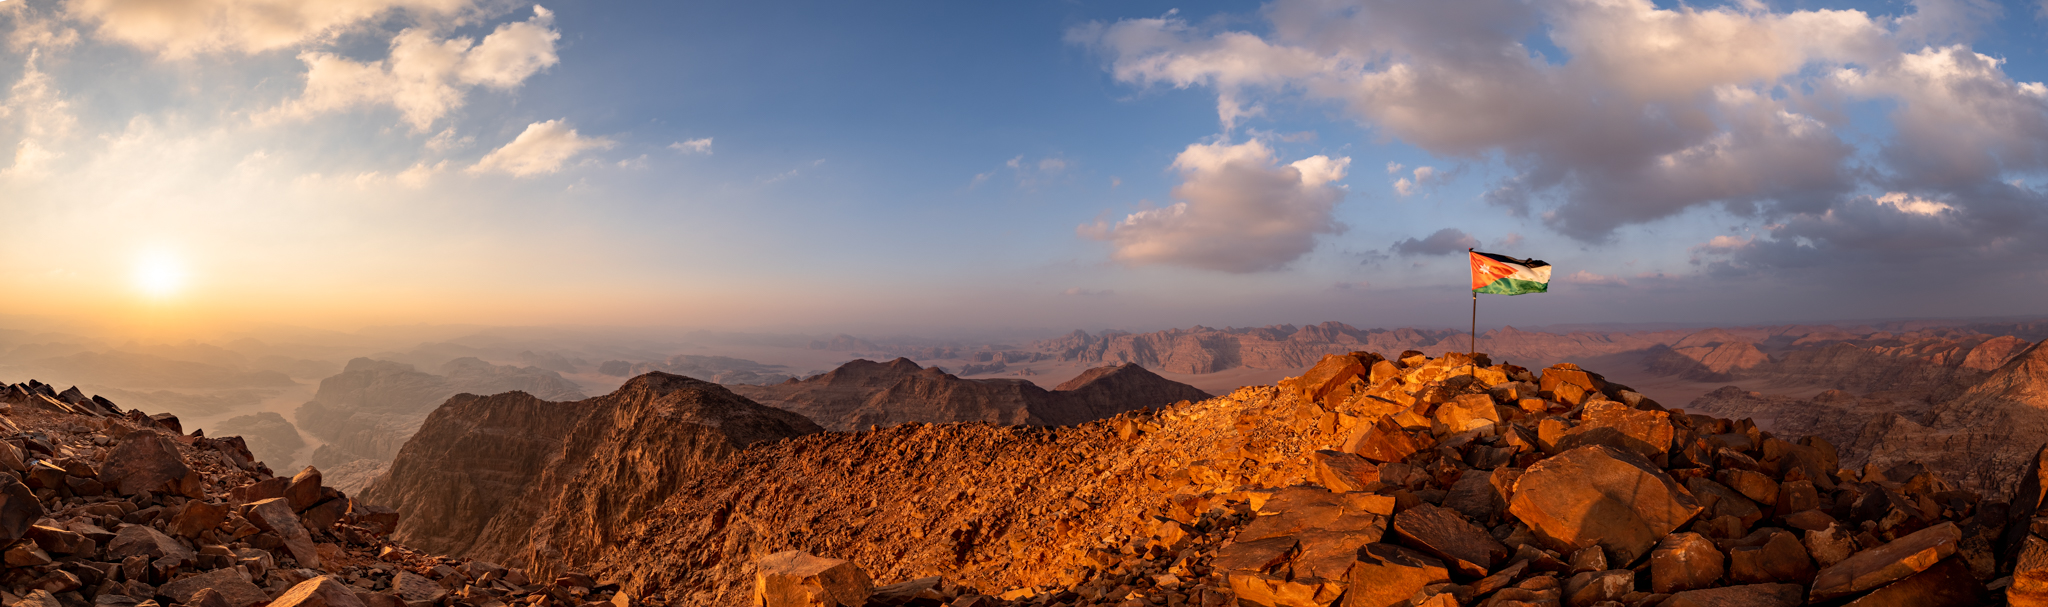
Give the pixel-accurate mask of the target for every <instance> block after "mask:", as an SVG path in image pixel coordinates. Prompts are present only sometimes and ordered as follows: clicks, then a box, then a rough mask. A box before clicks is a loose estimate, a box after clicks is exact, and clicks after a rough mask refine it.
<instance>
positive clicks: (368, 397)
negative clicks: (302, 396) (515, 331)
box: [293, 358, 583, 484]
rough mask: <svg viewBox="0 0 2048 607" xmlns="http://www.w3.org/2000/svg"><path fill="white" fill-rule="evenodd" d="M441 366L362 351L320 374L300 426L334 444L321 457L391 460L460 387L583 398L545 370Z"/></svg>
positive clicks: (465, 361) (325, 463) (460, 363)
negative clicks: (430, 369) (428, 368)
mask: <svg viewBox="0 0 2048 607" xmlns="http://www.w3.org/2000/svg"><path fill="white" fill-rule="evenodd" d="M440 371H441V374H440V375H435V374H432V373H426V372H423V371H420V370H418V369H415V368H413V366H412V365H407V364H404V363H394V362H387V361H380V360H372V359H368V358H358V359H355V360H351V361H349V363H348V366H347V367H346V368H344V369H342V372H341V373H340V374H338V375H335V376H333V377H329V378H327V379H323V380H320V391H319V392H317V393H315V394H314V395H313V400H311V401H308V402H307V403H306V404H304V405H300V406H299V408H298V410H296V411H294V412H293V417H294V418H295V421H296V422H297V423H298V427H299V428H300V429H302V430H305V432H306V433H307V434H311V435H313V436H315V437H318V438H320V439H322V440H325V441H327V443H328V444H327V445H325V446H323V447H322V448H321V449H320V450H319V451H317V452H316V453H315V455H314V462H313V464H314V465H316V466H322V467H325V468H330V469H332V468H338V467H340V466H341V465H343V464H347V463H349V462H352V461H356V460H365V459H366V460H373V461H377V462H384V461H390V460H391V458H392V457H393V456H396V455H397V454H398V450H399V448H400V447H402V446H404V445H405V442H406V439H407V438H408V437H411V436H412V434H413V432H415V431H417V430H418V429H419V427H420V423H421V422H423V421H425V419H426V417H427V414H428V413H430V412H432V411H434V408H435V407H436V406H439V405H440V404H441V403H442V402H443V401H446V400H448V398H449V397H451V396H454V395H456V394H460V393H472V394H497V393H501V392H511V391H522V392H526V393H528V394H532V395H535V396H537V397H539V398H543V399H552V400H575V399H580V398H583V394H582V393H581V392H580V391H579V390H578V388H577V387H576V384H574V383H572V382H570V381H569V380H567V379H563V378H562V376H561V375H560V374H558V373H555V372H554V371H548V370H545V369H538V368H534V367H508V366H502V365H493V364H490V363H487V362H484V361H481V360H478V359H475V358H459V359H456V360H453V361H449V362H448V363H447V364H446V365H443V366H442V367H441V369H440ZM345 480H346V479H337V484H339V483H340V482H342V481H345Z"/></svg>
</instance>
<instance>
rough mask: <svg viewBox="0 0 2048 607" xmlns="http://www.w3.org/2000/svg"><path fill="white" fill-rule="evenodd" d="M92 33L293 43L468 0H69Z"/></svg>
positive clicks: (180, 52)
mask: <svg viewBox="0 0 2048 607" xmlns="http://www.w3.org/2000/svg"><path fill="white" fill-rule="evenodd" d="M66 6H67V7H68V10H69V12H70V14H71V16H72V17H74V18H77V19H79V20H81V21H84V22H86V23H89V24H91V25H92V26H93V27H94V29H93V34H94V35H95V36H98V37H99V38H102V39H105V40H111V41H115V42H120V43H123V44H127V45H130V46H134V47H136V48H140V49H143V50H146V51H150V52H154V53H157V54H159V55H160V56H163V57H166V58H182V57H189V56H193V55H200V54H213V53H241V54H255V53H260V52H264V51H271V50H277V49H284V48H291V47H295V46H299V45H302V44H306V43H308V42H313V41H316V40H322V39H326V38H331V37H332V36H334V35H336V34H339V33H342V32H345V31H348V30H350V29H353V28H355V27H359V26H361V25H363V24H366V23H369V22H372V21H373V20H375V19H377V18H379V17H382V16H385V15H388V14H390V13H392V12H395V11H404V12H406V13H409V14H411V15H414V16H416V17H425V18H449V17H453V16H455V15H458V14H460V13H463V12H464V11H467V10H470V9H471V8H473V3H472V0H320V1H317V2H306V1H302V0H179V1H176V2H165V1H163V0H72V1H71V2H70V3H69V4H67V5H66Z"/></svg>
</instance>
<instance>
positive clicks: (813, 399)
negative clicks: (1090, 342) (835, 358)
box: [729, 358, 1209, 430]
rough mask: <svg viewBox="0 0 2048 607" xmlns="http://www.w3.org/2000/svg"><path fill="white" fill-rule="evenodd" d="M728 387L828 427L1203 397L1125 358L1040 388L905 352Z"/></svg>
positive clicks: (1084, 413)
mask: <svg viewBox="0 0 2048 607" xmlns="http://www.w3.org/2000/svg"><path fill="white" fill-rule="evenodd" d="M729 387H730V388H732V389H733V391H735V392H738V393H739V394H741V395H744V396H746V397H748V398H751V399H754V400H755V401H756V402H759V403H761V404H765V405H768V406H771V407H776V408H779V409H784V410H788V411H794V412H796V413H799V414H802V415H803V416H804V417H807V418H810V419H812V420H814V421H816V422H818V424H819V425H821V426H824V427H826V428H827V429H831V430H854V429H860V428H867V427H869V426H894V425H897V424H902V423H907V422H970V421H978V422H989V423H994V424H1002V425H1033V426H1056V425H1065V424H1074V423H1080V422H1084V421H1088V420H1094V419H1101V418H1103V417H1108V416H1110V415H1115V414H1117V413H1122V412H1124V411H1129V410H1132V409H1137V408H1139V407H1153V406H1160V405H1166V404H1170V403H1174V402H1178V401H1183V400H1201V399H1205V398H1208V397H1209V395H1208V394H1207V393H1204V392H1202V391H1201V390H1197V389H1195V388H1194V387H1193V386H1189V385H1187V384H1182V383H1179V382H1175V381H1172V380H1169V379H1166V378H1163V377H1160V376H1159V375H1157V374H1155V373H1152V372H1151V371H1147V370H1145V368H1144V367H1140V366H1138V365H1135V364H1128V363H1126V364H1122V365H1112V366H1108V367H1098V368H1095V369H1090V370H1088V371H1086V372H1084V373H1082V374H1081V375H1080V376H1079V377H1076V378H1074V379H1072V380H1069V381H1067V382H1066V383H1063V384H1060V385H1059V387H1058V388H1055V389H1054V390H1051V391H1047V390H1045V389H1043V388H1039V387H1038V386H1037V385H1035V384H1032V383H1031V382H1028V381H1024V380H1019V379H961V378H960V377H958V376H955V375H952V374H950V373H946V372H945V370H943V369H939V368H937V367H933V368H924V367H920V366H918V365H917V363H914V362H911V361H910V359H907V358H898V359H896V360H892V361H889V362H886V363H878V362H873V361H868V360H855V361H852V362H849V363H846V364H844V365H841V366H840V367H839V368H838V369H834V370H832V371H831V372H830V373H825V374H823V375H819V376H816V377H812V378H810V379H805V380H801V381H796V380H792V381H788V382H784V383H781V384H776V385H772V386H744V385H742V386H729Z"/></svg>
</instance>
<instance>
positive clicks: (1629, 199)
mask: <svg viewBox="0 0 2048 607" xmlns="http://www.w3.org/2000/svg"><path fill="white" fill-rule="evenodd" d="M1262 14H1263V15H1264V16H1265V17H1266V19H1267V20H1268V21H1269V22H1270V25H1271V27H1270V31H1269V32H1266V33H1251V32H1244V31H1229V30H1220V29H1218V28H1217V27H1215V26H1210V25H1202V26H1198V25H1193V24H1190V23H1189V22H1187V21H1186V20H1183V19H1180V18H1179V17H1177V16H1176V15H1174V14H1168V15H1166V16H1163V17H1159V18H1150V19H1127V20H1123V21H1118V22H1115V23H1107V24H1104V23H1093V24H1088V25H1085V26H1082V27H1078V28H1075V29H1073V30H1071V31H1070V32H1069V35H1068V38H1069V40H1072V41H1075V42H1078V43H1081V44H1085V45H1088V46H1091V47H1093V48H1095V49H1097V50H1099V51H1100V52H1101V53H1103V54H1104V55H1105V56H1106V57H1107V58H1108V59H1109V65H1108V70H1109V71H1110V73H1111V74H1112V75H1114V77H1116V78H1117V79H1118V80H1121V81H1124V82H1127V83H1131V84H1134V85H1140V86H1171V87H1179V88H1188V87H1208V88H1211V89H1213V90H1214V91H1215V93H1216V95H1217V96H1218V98H1219V99H1222V98H1226V97H1227V98H1228V99H1230V100H1231V103H1233V104H1237V105H1240V106H1242V105H1244V104H1247V103H1251V102H1252V101H1253V100H1256V99H1258V98H1260V95H1301V96H1305V97H1307V98H1310V99H1315V100H1322V101H1327V102H1332V103H1335V104H1338V105H1341V106H1342V107H1343V108H1344V109H1345V110H1346V111H1348V112H1349V113H1351V115H1353V116H1355V117H1357V118H1358V119H1359V120H1361V121H1362V122H1364V123H1365V124H1366V125H1367V126H1369V127H1370V128H1372V129H1374V130H1375V131H1377V132H1379V133H1381V134H1383V135H1385V136H1387V137H1390V138H1394V139H1398V140H1401V141H1404V142H1407V143H1409V144H1413V145H1415V146H1417V147H1419V148H1422V149H1423V150H1424V151H1427V152H1430V153H1432V154H1436V155H1439V156H1445V157H1456V158H1468V159H1478V160H1487V159H1496V158H1497V159H1499V160H1500V161H1501V162H1503V163H1504V164H1505V165H1506V166H1507V168H1509V169H1510V170H1511V174H1510V175H1509V176H1508V177H1506V178H1504V179H1502V180H1501V181H1500V182H1499V183H1497V184H1495V185H1494V186H1493V188H1492V191H1491V192H1490V193H1489V194H1488V195H1486V196H1485V200H1487V201H1490V202H1492V203H1494V204H1497V205H1501V206H1504V207H1506V208H1508V209H1509V210H1511V211H1514V212H1516V213H1520V214H1526V215H1531V216H1536V217H1540V218H1541V219H1542V220H1543V221H1544V222H1545V223H1546V224H1547V225H1548V226H1549V227H1551V228H1552V229H1554V230H1556V231H1558V232H1560V233H1563V234H1565V235H1568V236H1571V237H1574V238H1577V239H1580V240H1584V241H1590V242H1599V241H1605V240H1608V239H1610V238H1611V237H1612V234H1613V232H1614V231H1615V230H1617V229H1619V228H1621V227H1624V226H1628V225H1634V224H1642V223H1647V222H1652V221H1656V220H1659V219H1663V218H1667V217H1672V216H1675V215H1677V214H1680V213H1683V212H1686V211H1688V210H1690V209H1693V208H1697V207H1718V208H1722V209H1726V210H1727V211H1728V212H1731V213H1734V214H1737V215H1742V216H1762V217H1764V218H1766V219H1773V218H1785V217H1793V216H1805V215H1813V214H1820V213H1825V212H1826V211H1827V210H1829V209H1830V208H1832V207H1835V206H1838V205H1842V204H1847V202H1846V201H1849V200H1851V199H1852V198H1853V194H1854V193H1855V192H1857V191H1859V190H1862V189H1863V188H1865V187H1867V186H1871V185H1876V186H1878V187H1881V188H1885V189H1893V190H1915V189H1927V188H1932V189H1940V190H1943V191H1947V192H1951V193H1955V192H1959V191H1961V189H1963V188H1975V187H1982V186H1983V185H1984V184H1985V183H1986V182H1988V181H1989V180H1990V179H1992V178H1994V177H1997V176H2000V175H2010V174H2013V173H2035V172H2039V171H2042V170H2048V106H2044V103H2048V89H2044V88H2043V87H2042V85H2041V84H2038V83H2027V82H2017V81H2015V80H2014V79H2013V78H2012V77H2011V76H2010V75H2008V74H2006V73H2005V72H2004V71H2003V69H2002V68H2001V66H2000V63H1999V60H1997V59H1994V58H1992V57H1989V56H1985V55H1981V54H1978V53H1975V52H1973V51H1970V50H1969V49H1968V48H1967V47H1965V46H1946V47H1931V48H1926V49H1924V50H1909V51H1902V50H1901V49H1902V48H1903V49H1921V48H1922V43H1921V42H1919V41H1920V40H1923V39H1924V40H1937V39H1953V38H1956V37H1958V36H1960V35H1964V34H1965V33H1966V32H1967V30H1968V29H1969V27H1971V25H1970V24H1972V23H1981V22H1983V20H1984V19H1985V18H1986V17H1985V16H1986V15H1995V14H1996V8H1995V7H1993V6H1991V5H1988V4H1985V3H1983V2H1981V1H1979V0H1952V1H1943V2H1937V1H1935V0H1927V1H1923V2H1917V3H1915V9H1914V13H1913V14H1912V15H1909V16H1908V17H1907V18H1906V19H1904V20H1895V19H1892V18H1889V17H1882V16H1873V15H1870V14H1867V13H1864V12H1861V11H1855V10H1794V11H1774V10H1771V9H1770V8H1768V7H1767V6H1765V5H1762V4H1760V3H1756V4H1746V5H1740V6H1728V7H1720V8H1699V7H1687V6H1680V7H1676V8H1672V9H1661V8H1658V7H1657V6H1655V5H1653V4H1652V3H1651V2H1649V1H1647V0H1599V1H1595V0H1538V1H1535V2H1523V1H1520V0H1461V1H1447V2H1427V3H1415V2H1400V1H1397V0H1278V1H1277V2H1274V3H1272V4H1269V5H1267V7H1266V9H1265V10H1264V11H1262ZM1213 23H1222V22H1213ZM1532 36H1536V37H1544V38H1547V42H1548V43H1549V45H1551V46H1555V47H1556V48H1557V49H1558V50H1561V51H1562V53H1561V54H1558V55H1557V56H1554V57H1553V56H1546V54H1545V53H1546V52H1548V51H1547V50H1546V49H1545V48H1542V47H1532V46H1529V45H1526V44H1524V42H1525V41H1526V40H1529V39H1530V38H1531V37H1532ZM1845 99H1848V100H1854V99H1875V100H1884V101H1891V102H1895V104H1894V105H1893V107H1895V108H1896V109H1895V113H1894V114H1893V116H1892V118H1891V120H1892V123H1893V126H1895V127H1896V128H1895V132H1893V133H1887V134H1885V135H1880V139H1882V143H1881V146H1882V149H1881V154H1880V156H1881V157H1882V158H1883V159H1884V161H1885V164H1886V166H1885V167H1877V168H1878V169H1879V170H1877V171H1871V170H1868V169H1867V168H1865V167H1862V166H1857V165H1858V163H1859V162H1861V160H1860V159H1859V154H1858V152H1857V149H1856V146H1855V145H1854V144H1852V143H1851V141H1855V140H1861V139H1862V136H1861V135H1857V136H1854V137H1845V136H1844V135H1843V134H1841V133H1839V132H1838V131H1839V130H1840V129H1841V128H1842V127H1841V125H1842V123H1844V122H1845V121H1846V120H1847V118H1846V117H1844V116H1843V115H1842V113H1841V107H1840V104H1841V103H1842V102H1843V100H1845ZM1228 119H1229V117H1227V116H1226V120H1228ZM1404 168H1405V167H1401V166H1399V165H1397V164H1390V165H1389V167H1388V169H1389V171H1388V172H1389V174H1390V175H1394V176H1399V180H1397V181H1395V187H1396V189H1397V191H1398V192H1402V193H1412V192H1413V191H1415V189H1417V188H1419V187H1420V186H1421V185H1422V184H1423V182H1422V180H1420V179H1417V178H1415V177H1412V176H1400V172H1401V171H1402V170H1403V169H1404ZM1885 169H1889V172H1887V171H1886V170H1885ZM1403 181H1405V182H1406V184H1405V186H1404V184H1403ZM1962 200H1963V199H1961V198H1955V199H1953V200H1951V202H1950V203H1949V204H1963V203H1959V202H1957V201H1962ZM1967 204H1977V203H1976V202H1974V201H1969V202H1967ZM1865 206H1867V205H1865Z"/></svg>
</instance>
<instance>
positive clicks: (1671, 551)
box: [1650, 533, 1726, 594]
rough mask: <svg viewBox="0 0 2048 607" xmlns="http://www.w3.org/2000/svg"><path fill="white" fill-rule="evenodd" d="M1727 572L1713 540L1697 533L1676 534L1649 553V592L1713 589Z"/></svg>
mask: <svg viewBox="0 0 2048 607" xmlns="http://www.w3.org/2000/svg"><path fill="white" fill-rule="evenodd" d="M1725 571H1726V563H1725V562H1724V559H1723V558H1722V556H1721V550H1720V549H1719V548H1716V547H1715V546H1714V542H1713V540H1709V539H1707V538H1706V536H1703V535H1700V534H1697V533H1673V534H1671V535H1667V536H1664V540H1663V541H1661V542H1658V544H1657V549H1656V550H1655V551H1653V552H1651V553H1650V591H1651V592H1656V593H1662V594H1671V593H1674V592H1684V591H1687V590H1698V589H1701V588H1710V587H1713V585H1714V584H1716V583H1719V582H1720V581H1721V575H1722V574H1723V573H1724V572H1725Z"/></svg>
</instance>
